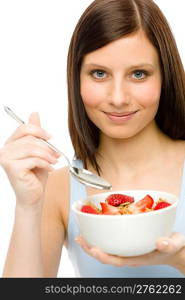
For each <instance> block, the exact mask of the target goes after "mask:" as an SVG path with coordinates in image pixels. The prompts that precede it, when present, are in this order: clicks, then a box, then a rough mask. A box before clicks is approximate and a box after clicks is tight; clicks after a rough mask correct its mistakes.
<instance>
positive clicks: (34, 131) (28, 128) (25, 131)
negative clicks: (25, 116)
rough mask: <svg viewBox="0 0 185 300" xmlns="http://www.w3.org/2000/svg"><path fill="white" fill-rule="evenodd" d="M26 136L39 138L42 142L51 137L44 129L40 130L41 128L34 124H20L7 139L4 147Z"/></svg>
mask: <svg viewBox="0 0 185 300" xmlns="http://www.w3.org/2000/svg"><path fill="white" fill-rule="evenodd" d="M27 135H31V136H35V137H37V138H41V139H44V140H48V139H50V138H51V135H50V134H49V133H48V132H46V131H45V130H44V129H42V128H41V127H39V126H37V125H35V124H31V123H29V124H28V125H25V124H22V125H20V126H19V127H18V128H17V129H16V130H15V131H14V133H13V134H12V135H11V136H10V137H9V138H8V139H7V141H6V142H5V145H6V144H8V143H10V142H13V141H15V140H17V139H19V138H22V137H24V136H27Z"/></svg>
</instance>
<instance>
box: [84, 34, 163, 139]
mask: <svg viewBox="0 0 185 300" xmlns="http://www.w3.org/2000/svg"><path fill="white" fill-rule="evenodd" d="M80 80H81V87H80V88H81V97H82V100H83V102H84V106H85V109H86V112H87V115H88V117H89V119H90V120H91V121H92V122H93V123H94V124H95V125H96V126H97V127H98V128H99V129H100V131H101V132H102V134H105V135H107V136H109V137H112V138H129V137H132V136H134V135H136V134H137V133H138V132H140V131H141V130H143V129H144V128H145V127H146V126H147V125H149V124H150V123H151V122H153V120H154V118H155V115H156V113H157V110H158V106H159V99H160V93H161V83H162V78H161V72H160V63H159V58H158V54H157V51H156V49H155V48H154V47H153V45H152V44H151V43H150V41H149V40H148V39H147V37H146V36H145V34H144V33H143V32H142V31H138V32H137V33H134V34H131V35H128V36H126V37H123V38H121V39H119V40H116V41H114V42H112V43H110V44H108V45H106V46H104V47H102V48H100V49H98V50H96V51H93V52H91V53H89V54H87V55H86V56H85V57H84V59H83V63H82V67H81V74H80Z"/></svg>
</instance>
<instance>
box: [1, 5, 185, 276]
mask: <svg viewBox="0 0 185 300" xmlns="http://www.w3.org/2000/svg"><path fill="white" fill-rule="evenodd" d="M91 2H92V0H67V1H65V0H60V1H59V0H32V1H31V0H30V1H25V0H16V1H15V0H0V148H1V147H2V146H3V144H4V142H5V140H6V139H7V138H8V136H9V135H10V134H11V133H12V132H13V131H14V130H15V128H16V127H17V126H18V124H17V123H16V121H14V120H13V119H11V118H10V117H9V116H8V115H7V114H6V113H5V112H4V110H3V105H7V106H9V107H10V108H12V109H13V110H14V111H15V112H16V113H17V114H18V115H20V117H21V118H22V119H24V120H25V121H27V120H28V116H29V114H30V112H32V111H38V112H39V113H40V117H41V122H42V127H43V128H45V129H46V130H48V131H49V132H50V133H51V134H52V135H53V138H52V140H51V142H52V143H53V144H54V145H55V146H56V147H58V148H59V149H61V150H62V151H63V152H64V153H66V154H67V155H68V156H69V158H70V159H71V158H72V155H73V150H72V146H71V142H70V138H69V134H68V128H67V87H66V61H67V51H68V46H69V42H70V38H71V35H72V32H73V30H74V27H75V25H76V23H77V21H78V19H79V17H80V15H81V14H82V12H83V11H84V9H85V8H86V7H87V6H88V5H89V4H90V3H91ZM155 2H156V3H157V4H158V5H159V7H160V8H161V9H162V11H163V12H164V14H165V15H166V17H167V19H168V21H169V23H170V25H171V28H172V31H173V33H174V35H175V38H176V41H177V45H178V48H179V51H180V54H181V57H182V60H183V64H184V65H185V38H184V32H183V28H184V25H185V24H184V23H183V22H184V13H183V12H184V9H183V4H184V1H183V0H177V1H174V0H155ZM63 164H64V161H63V160H61V162H60V163H59V164H58V165H57V166H56V168H60V167H61V166H63ZM14 207H15V197H14V192H13V190H12V189H11V186H10V184H9V181H8V179H7V176H6V174H5V172H4V170H3V169H2V168H0V276H1V274H2V270H3V264H4V260H5V257H6V252H7V247H8V243H9V239H10V234H11V230H12V225H13V220H14ZM73 276H75V275H74V272H73V268H72V265H71V263H70V261H69V259H68V256H67V252H66V249H64V250H63V254H62V259H61V263H60V267H59V273H58V277H73Z"/></svg>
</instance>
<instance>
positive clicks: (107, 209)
mask: <svg viewBox="0 0 185 300" xmlns="http://www.w3.org/2000/svg"><path fill="white" fill-rule="evenodd" d="M100 205H101V208H102V214H103V215H121V213H120V211H119V209H118V208H117V207H114V206H112V205H109V204H107V203H104V202H100Z"/></svg>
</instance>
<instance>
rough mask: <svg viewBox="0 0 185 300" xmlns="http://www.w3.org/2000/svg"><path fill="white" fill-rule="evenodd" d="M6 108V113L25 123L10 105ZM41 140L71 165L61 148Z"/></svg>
mask: <svg viewBox="0 0 185 300" xmlns="http://www.w3.org/2000/svg"><path fill="white" fill-rule="evenodd" d="M4 110H5V111H6V113H7V114H8V115H9V116H11V117H12V118H13V119H14V120H16V121H17V122H18V123H19V124H25V122H24V121H23V120H22V119H21V118H19V117H18V116H17V115H16V114H15V113H14V112H13V111H12V110H11V109H10V108H9V107H7V106H4ZM40 140H41V141H43V142H44V143H45V144H47V145H48V146H49V147H50V148H51V149H52V150H54V151H55V152H57V153H59V154H61V155H63V156H64V157H65V159H66V160H67V162H68V164H69V165H70V161H69V159H68V157H67V156H66V155H65V154H64V153H63V152H61V151H60V150H59V149H57V148H56V147H55V146H53V145H52V144H51V143H49V142H48V141H46V140H44V139H42V138H40Z"/></svg>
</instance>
